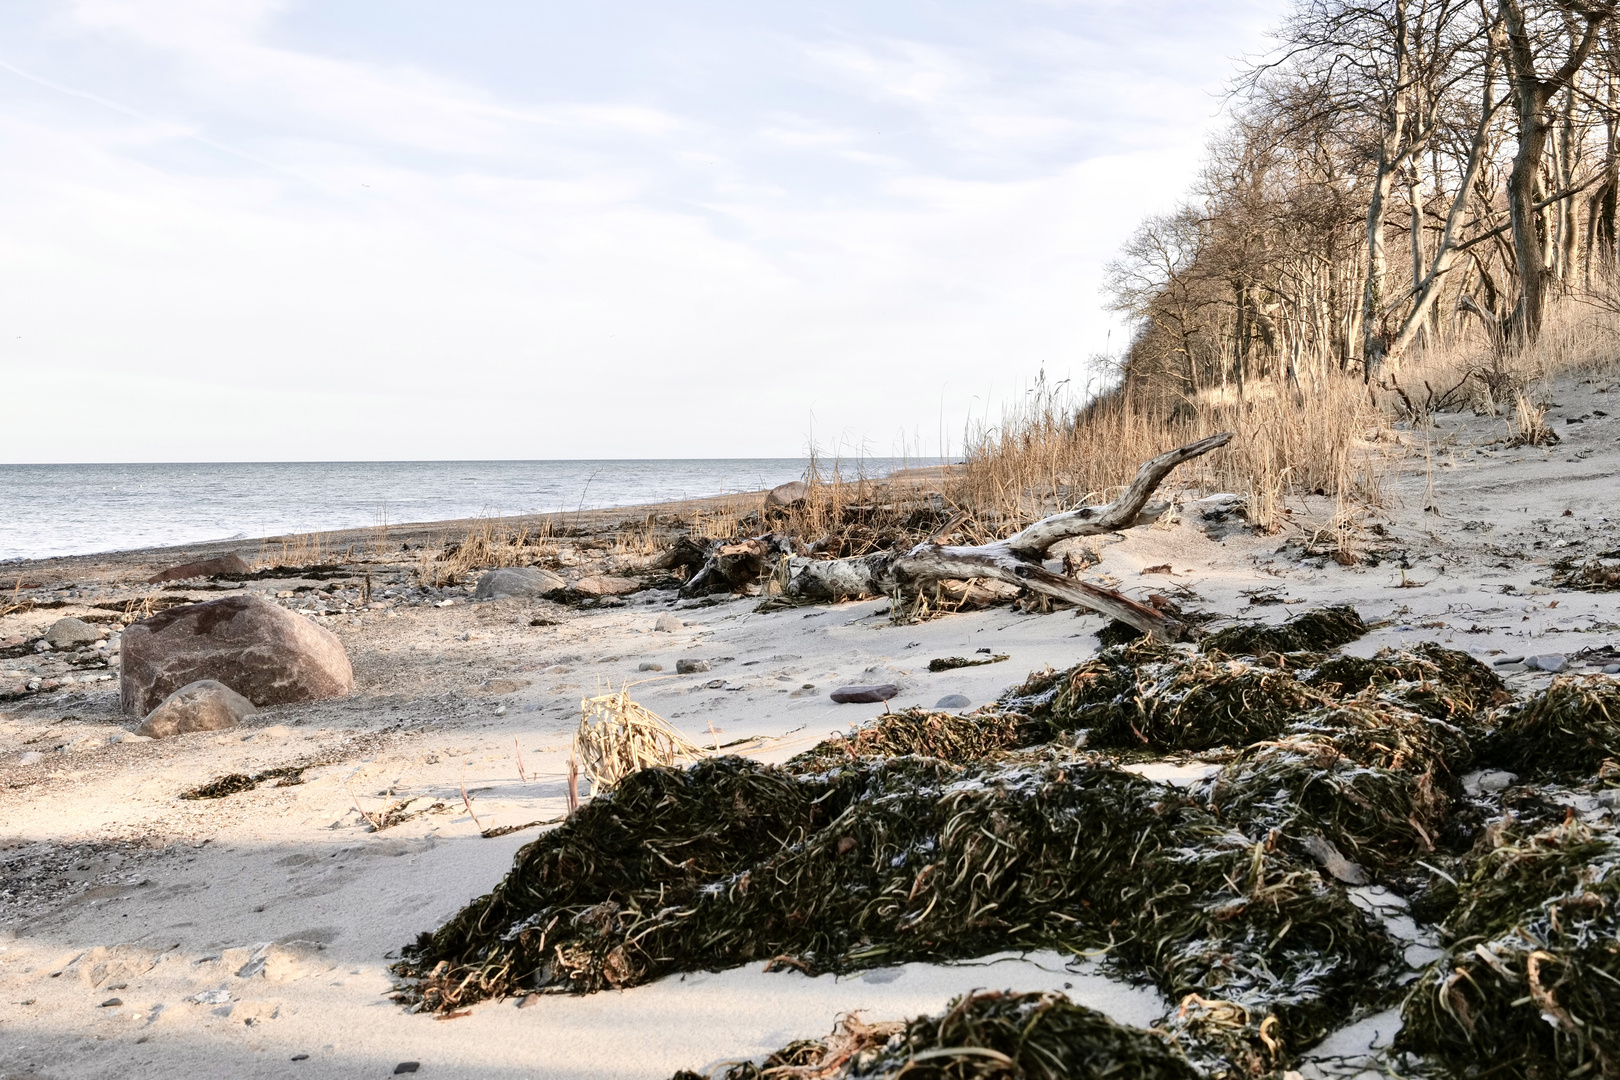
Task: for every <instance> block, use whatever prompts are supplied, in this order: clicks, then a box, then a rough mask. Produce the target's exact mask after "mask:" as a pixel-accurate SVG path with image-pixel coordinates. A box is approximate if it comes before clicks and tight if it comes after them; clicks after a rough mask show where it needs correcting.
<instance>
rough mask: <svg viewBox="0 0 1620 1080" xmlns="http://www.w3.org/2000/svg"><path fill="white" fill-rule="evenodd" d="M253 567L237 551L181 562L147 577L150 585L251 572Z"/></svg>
mask: <svg viewBox="0 0 1620 1080" xmlns="http://www.w3.org/2000/svg"><path fill="white" fill-rule="evenodd" d="M252 572H253V568H252V567H251V566H249V565H248V564H247V561H246V560H245V559H243V558H242V556H240V555H238V554H237V553H236V552H234V551H233V552H231V553H230V554H229V555H221V556H220V557H219V558H217V559H201V560H199V561H197V562H188V563H181V564H180V565H179V566H171V567H169V568H168V569H167V570H159V571H158V572H157V573H155V574H153V575H152V576H151V577H149V578H147V579H146V583H147V584H148V585H156V584H157V583H158V582H160V581H184V580H186V579H187V578H194V577H219V576H220V575H221V574H251V573H252Z"/></svg>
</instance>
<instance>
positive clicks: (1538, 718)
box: [1480, 675, 1620, 780]
mask: <svg viewBox="0 0 1620 1080" xmlns="http://www.w3.org/2000/svg"><path fill="white" fill-rule="evenodd" d="M1480 760H1481V761H1482V762H1483V763H1485V764H1488V765H1492V766H1494V767H1496V768H1501V769H1509V770H1511V771H1513V772H1516V773H1519V774H1521V775H1528V776H1535V777H1544V778H1553V779H1564V780H1579V779H1583V778H1588V777H1593V776H1595V775H1597V773H1598V771H1599V770H1600V769H1601V768H1602V767H1603V763H1604V762H1605V761H1608V760H1615V761H1620V683H1616V682H1615V681H1614V680H1613V679H1610V678H1608V677H1606V676H1603V675H1586V676H1565V677H1563V678H1558V679H1554V680H1553V681H1552V683H1551V684H1550V685H1549V686H1547V687H1546V688H1545V689H1544V690H1541V691H1540V692H1539V693H1537V694H1535V695H1534V696H1533V697H1531V698H1530V699H1529V700H1528V701H1525V702H1522V703H1521V704H1519V705H1516V706H1513V707H1511V708H1509V709H1508V710H1506V711H1505V712H1504V713H1503V715H1502V716H1501V717H1500V721H1499V723H1498V725H1497V728H1496V730H1495V731H1493V732H1491V734H1490V735H1489V736H1488V737H1487V738H1486V739H1485V740H1484V743H1483V745H1482V746H1481V748H1480Z"/></svg>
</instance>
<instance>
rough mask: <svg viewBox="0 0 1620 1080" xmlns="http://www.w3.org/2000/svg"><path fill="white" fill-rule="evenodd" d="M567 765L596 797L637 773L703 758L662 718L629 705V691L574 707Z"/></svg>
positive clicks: (626, 687)
mask: <svg viewBox="0 0 1620 1080" xmlns="http://www.w3.org/2000/svg"><path fill="white" fill-rule="evenodd" d="M579 712H580V716H579V730H578V731H576V732H575V733H574V744H573V750H572V756H571V758H570V766H572V763H573V762H574V761H576V760H577V761H578V763H579V768H580V769H581V771H583V772H584V774H585V778H586V779H587V780H589V781H590V782H591V793H592V794H593V795H594V794H600V793H601V792H603V791H609V790H611V789H612V788H614V787H615V786H617V785H618V783H619V781H621V780H623V779H624V778H625V777H626V776H629V775H630V774H631V773H633V772H636V771H638V770H640V769H645V768H647V767H649V766H653V765H675V764H678V763H679V762H682V761H696V760H697V759H698V758H701V757H703V756H705V755H706V754H707V751H705V750H704V749H703V748H702V747H701V746H698V745H697V744H696V743H693V742H691V741H690V740H689V739H687V737H686V736H684V735H682V734H681V733H680V732H679V731H676V730H675V729H674V728H673V727H671V726H670V725H669V723H668V722H667V721H666V720H664V718H663V717H661V716H659V715H658V714H657V713H655V712H652V711H651V710H650V709H647V708H646V707H644V706H642V705H640V704H638V703H637V702H634V701H632V700H630V688H629V687H628V686H625V687H622V688H620V689H619V690H618V691H615V692H610V693H606V694H600V695H598V696H596V697H591V698H585V699H584V700H582V701H581V702H580V703H579Z"/></svg>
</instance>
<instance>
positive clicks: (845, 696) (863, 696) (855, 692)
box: [829, 683, 900, 705]
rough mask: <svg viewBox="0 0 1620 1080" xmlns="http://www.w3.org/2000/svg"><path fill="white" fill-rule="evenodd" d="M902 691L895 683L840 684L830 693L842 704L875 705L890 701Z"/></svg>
mask: <svg viewBox="0 0 1620 1080" xmlns="http://www.w3.org/2000/svg"><path fill="white" fill-rule="evenodd" d="M899 692H900V688H899V687H898V686H896V685H894V684H893V683H883V684H881V685H878V686H840V687H839V688H838V689H836V690H834V691H833V692H832V694H831V695H829V696H830V697H831V698H832V699H833V700H834V701H836V702H838V703H839V704H840V705H873V704H876V703H878V702H882V701H888V700H889V699H890V698H892V697H894V696H895V695H896V694H898V693H899Z"/></svg>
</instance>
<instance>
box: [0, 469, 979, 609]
mask: <svg viewBox="0 0 1620 1080" xmlns="http://www.w3.org/2000/svg"><path fill="white" fill-rule="evenodd" d="M955 467H956V466H954V465H929V466H920V467H913V468H905V469H897V470H896V471H895V472H893V473H890V474H889V475H887V476H883V477H878V478H874V479H871V480H868V481H867V483H872V484H879V485H884V486H886V487H887V486H892V485H897V484H898V485H902V486H911V487H919V486H924V485H926V484H928V483H930V482H935V481H939V480H942V479H943V478H944V477H945V476H946V475H947V474H948V472H949V470H951V469H953V468H955ZM770 492H771V489H769V488H765V489H760V490H757V491H742V492H731V493H722V494H716V495H702V496H697V497H694V498H689V499H674V500H669V501H666V502H651V503H630V504H626V505H623V506H602V507H595V508H588V509H583V510H556V511H549V512H545V513H535V514H518V515H513V516H510V517H507V516H496V517H489V516H479V517H465V518H445V519H440V520H434V521H413V522H401V523H399V524H397V525H396V524H385V525H382V526H377V525H366V526H353V527H350V528H344V529H332V530H326V531H314V532H303V533H278V534H274V535H270V536H257V537H235V538H225V539H218V540H196V541H190V542H186V543H179V544H160V545H157V546H153V547H139V548H114V549H110V550H107V551H100V552H90V553H85V554H78V555H46V556H41V557H39V558H15V559H8V560H3V561H0V584H3V582H4V579H5V578H6V577H13V578H15V577H16V576H17V575H22V576H38V575H41V574H50V573H53V572H60V573H68V572H69V571H72V572H75V573H80V574H82V573H84V572H85V571H87V570H89V571H96V572H101V573H107V572H116V571H117V570H120V569H126V570H127V569H130V568H133V567H136V566H142V565H155V564H153V563H152V562H151V561H152V560H162V561H163V562H164V563H166V564H168V565H176V564H179V563H185V562H193V561H198V560H202V559H212V558H217V557H219V556H222V555H227V554H230V553H231V552H236V553H237V554H240V555H242V556H243V558H245V559H247V560H248V561H249V562H253V561H254V559H255V558H259V557H261V556H262V555H263V554H264V553H266V552H267V551H269V550H273V549H274V547H275V545H285V544H290V543H293V542H295V541H305V542H308V541H310V540H311V539H312V538H318V540H319V542H320V544H321V546H322V548H324V549H330V550H333V551H346V550H348V549H357V548H360V547H361V546H362V545H369V544H374V543H375V542H377V541H378V540H379V539H381V540H382V542H384V543H386V544H388V545H394V546H395V550H394V553H395V554H399V553H401V552H400V550H399V548H398V547H397V545H404V544H409V545H410V546H411V547H412V549H415V548H417V547H421V546H426V545H429V544H434V543H436V544H439V545H440V546H443V544H444V543H445V542H447V541H452V540H458V539H460V538H461V537H462V536H464V535H466V534H467V533H469V532H471V531H472V530H474V529H476V528H478V527H480V526H483V525H488V524H495V525H497V526H499V527H501V528H505V529H513V530H522V529H527V530H529V531H531V532H534V531H536V530H541V529H545V528H549V529H550V530H552V535H555V536H562V535H567V534H569V533H573V532H575V531H578V533H579V535H585V536H596V535H600V534H602V533H616V532H619V531H621V530H623V529H624V528H626V527H633V526H636V525H641V524H644V523H646V522H647V521H654V522H657V521H658V519H660V518H666V517H668V518H687V519H690V518H691V517H693V516H694V515H695V514H700V513H701V514H713V513H722V514H724V513H731V514H745V513H748V512H749V511H753V510H759V509H760V508H761V507H762V506H763V505H764V500H765V497H766V496H767V495H769V494H770ZM560 530H567V533H565V532H563V531H560ZM38 584H48V581H41V582H39V583H38ZM30 587H33V586H31V585H29V584H24V585H23V586H22V588H30Z"/></svg>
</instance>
